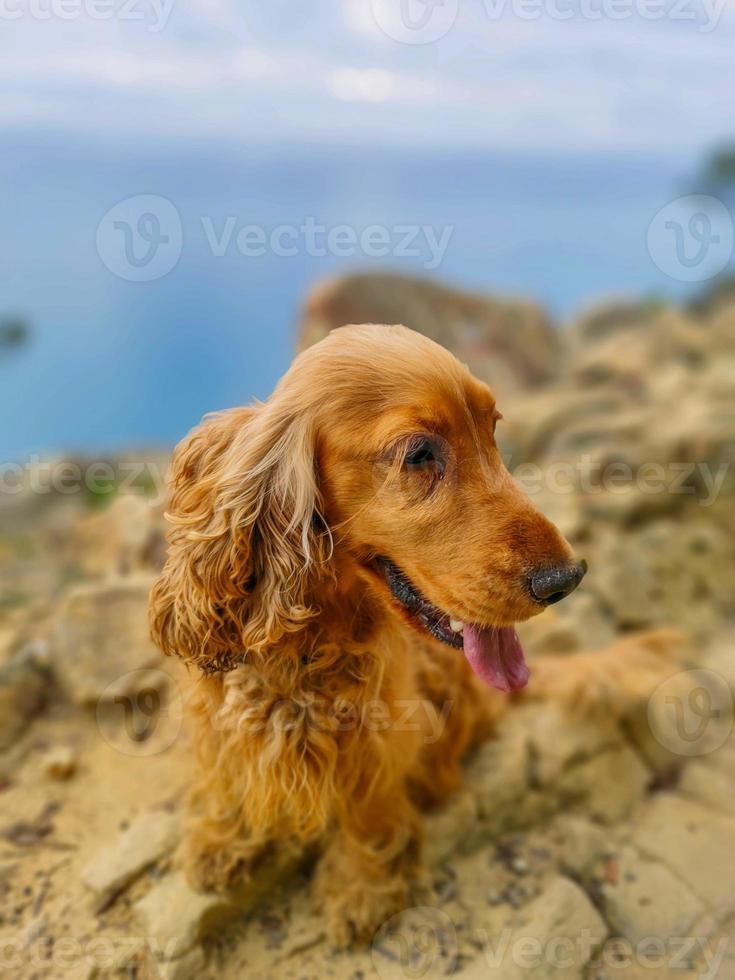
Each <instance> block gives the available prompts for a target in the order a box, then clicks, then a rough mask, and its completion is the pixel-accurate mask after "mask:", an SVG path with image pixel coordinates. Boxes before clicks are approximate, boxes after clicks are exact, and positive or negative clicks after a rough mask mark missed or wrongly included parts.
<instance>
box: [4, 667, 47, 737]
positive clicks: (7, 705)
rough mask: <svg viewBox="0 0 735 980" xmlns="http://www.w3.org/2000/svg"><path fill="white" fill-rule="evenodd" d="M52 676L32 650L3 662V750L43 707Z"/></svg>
mask: <svg viewBox="0 0 735 980" xmlns="http://www.w3.org/2000/svg"><path fill="white" fill-rule="evenodd" d="M48 690H49V678H48V674H47V673H46V671H44V670H43V669H42V668H41V667H39V665H38V664H37V663H36V661H35V659H34V657H33V655H32V653H31V652H30V651H28V650H25V651H23V652H21V653H17V654H16V655H15V656H13V657H12V658H11V659H10V660H9V661H8V662H7V663H4V664H1V665H0V750H4V749H7V748H9V747H10V746H11V745H12V743H13V742H14V741H15V739H16V738H17V737H18V735H20V734H21V733H22V732H23V731H25V729H26V728H27V727H28V723H29V721H30V720H31V719H32V718H33V717H34V716H35V715H37V714H38V712H39V711H41V709H42V708H43V707H44V704H45V703H46V700H47V695H48Z"/></svg>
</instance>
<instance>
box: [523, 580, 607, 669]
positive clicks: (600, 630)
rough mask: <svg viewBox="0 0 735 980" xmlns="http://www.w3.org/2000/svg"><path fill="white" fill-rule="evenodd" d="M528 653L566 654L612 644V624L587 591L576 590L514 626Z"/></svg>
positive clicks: (598, 603)
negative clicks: (562, 600)
mask: <svg viewBox="0 0 735 980" xmlns="http://www.w3.org/2000/svg"><path fill="white" fill-rule="evenodd" d="M516 628H517V630H518V635H519V636H520V638H521V642H522V643H523V647H524V649H525V650H526V651H527V652H528V653H530V654H540V655H543V654H550V653H551V654H567V653H581V652H584V651H590V650H598V649H601V648H602V647H605V646H607V645H608V644H610V643H612V641H613V640H614V638H615V632H614V624H613V622H612V620H611V619H610V618H609V616H608V615H607V614H606V613H605V611H604V609H603V607H602V604H601V603H600V602H599V601H598V600H597V598H596V597H595V596H594V595H592V594H591V593H589V592H584V591H577V592H575V593H573V595H571V596H569V598H568V599H566V600H565V601H564V602H563V603H559V604H558V605H553V606H549V607H548V608H546V609H545V610H544V611H543V612H542V613H541V615H540V616H534V617H533V619H529V620H527V621H526V622H525V623H519V624H518V626H517V627H516Z"/></svg>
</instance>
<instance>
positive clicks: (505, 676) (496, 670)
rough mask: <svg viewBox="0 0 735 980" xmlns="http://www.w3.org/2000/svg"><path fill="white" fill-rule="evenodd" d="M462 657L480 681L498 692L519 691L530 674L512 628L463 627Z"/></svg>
mask: <svg viewBox="0 0 735 980" xmlns="http://www.w3.org/2000/svg"><path fill="white" fill-rule="evenodd" d="M462 635H463V637H464V655H465V657H467V660H468V661H469V664H470V667H472V669H473V670H474V672H475V673H476V674H477V676H478V677H479V678H480V680H483V681H485V683H486V684H490V685H491V686H492V687H497V688H498V689H499V690H500V691H508V692H510V691H518V690H520V688H522V687H525V686H526V684H527V683H528V678H529V676H530V671H529V669H528V664H527V663H526V658H525V656H524V654H523V647H522V646H521V641H520V640H519V639H518V634H517V633H516V631H515V630H514V629H513V627H512V626H499V627H490V628H489V629H480V628H479V627H477V626H471V625H470V624H469V623H465V624H464V630H463V632H462Z"/></svg>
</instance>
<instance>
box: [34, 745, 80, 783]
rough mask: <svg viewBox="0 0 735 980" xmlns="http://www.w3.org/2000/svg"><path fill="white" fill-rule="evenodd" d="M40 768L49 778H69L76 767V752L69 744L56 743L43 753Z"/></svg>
mask: <svg viewBox="0 0 735 980" xmlns="http://www.w3.org/2000/svg"><path fill="white" fill-rule="evenodd" d="M41 768H42V770H43V773H44V775H46V776H48V777H49V778H50V779H60V780H63V779H70V778H71V776H73V775H74V773H75V771H76V768H77V754H76V752H75V751H74V749H73V748H72V747H71V746H70V745H56V746H54V747H53V748H51V749H49V751H48V752H46V753H45V754H44V756H43V758H42V759H41Z"/></svg>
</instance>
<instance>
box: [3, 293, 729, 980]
mask: <svg viewBox="0 0 735 980" xmlns="http://www.w3.org/2000/svg"><path fill="white" fill-rule="evenodd" d="M345 320H373V321H380V320H391V321H399V320H400V321H403V322H406V323H407V324H408V325H409V326H414V327H417V328H420V327H422V326H423V327H424V329H425V330H426V331H427V332H429V333H431V335H432V336H435V337H436V338H437V339H439V340H441V341H442V342H444V343H446V344H447V345H448V346H451V347H452V348H453V349H454V350H456V351H457V353H458V354H459V355H460V356H461V357H462V359H463V360H466V361H467V362H468V363H470V365H471V366H472V367H473V369H474V370H475V371H476V372H477V373H478V374H480V375H481V376H483V377H486V378H487V379H488V380H489V381H490V382H491V383H493V384H494V386H495V387H496V388H497V389H498V393H499V395H500V399H501V401H500V407H501V410H502V411H503V412H504V415H505V422H504V423H503V426H504V432H505V435H504V439H505V443H504V450H505V453H506V458H507V459H508V461H509V465H510V468H511V469H512V470H513V471H514V472H515V473H516V476H517V477H518V478H519V479H521V480H522V482H524V484H525V485H526V486H527V488H528V489H529V491H530V492H532V493H534V495H535V496H536V497H537V499H538V501H539V503H540V505H541V506H542V507H543V508H544V510H545V511H546V512H547V513H549V515H550V516H552V517H553V518H554V519H555V520H557V521H558V522H559V523H560V524H561V525H562V526H563V528H564V530H565V532H566V533H567V535H568V536H569V537H570V539H571V540H572V541H573V543H574V545H575V548H576V549H577V550H578V551H579V552H580V554H583V555H584V556H586V557H587V558H588V561H589V562H590V572H589V574H588V576H587V578H586V579H585V584H584V587H583V589H582V590H580V591H579V592H578V593H575V595H574V596H572V597H571V598H570V599H569V600H568V601H567V602H565V603H563V604H562V605H561V606H559V607H552V608H550V609H548V610H547V611H546V612H545V613H544V614H543V615H542V616H540V617H538V618H537V619H536V620H534V621H532V622H531V623H529V624H527V626H526V627H525V628H524V641H525V644H526V646H527V648H528V649H529V651H531V652H532V653H534V654H535V655H536V656H537V657H543V656H544V655H546V654H549V653H557V654H558V653H569V654H574V653H576V652H578V651H582V650H604V648H606V647H609V645H610V644H611V643H615V642H621V638H622V642H623V643H624V644H628V645H630V644H636V643H642V642H645V641H644V640H643V639H641V634H642V633H643V632H644V631H646V630H650V629H652V628H655V627H660V626H668V627H670V626H674V627H676V628H678V629H679V630H680V631H681V641H680V647H681V648H682V649H683V651H684V653H683V666H676V665H675V664H674V663H673V661H672V666H671V672H670V673H671V678H670V680H666V681H665V682H664V683H663V684H662V685H661V686H660V687H658V688H657V690H656V691H655V693H654V694H653V696H652V697H651V698H650V699H645V700H643V701H642V702H641V703H640V704H638V705H635V706H633V707H631V709H630V710H628V711H626V712H625V713H624V714H623V716H622V717H620V718H618V717H617V716H616V715H615V714H614V713H608V712H599V711H598V712H596V713H595V714H594V715H593V716H590V715H583V714H582V713H581V712H580V711H574V710H562V709H560V708H558V707H554V706H552V705H548V704H546V705H544V704H539V703H532V702H529V703H524V704H522V705H519V706H518V708H517V709H516V710H515V711H513V712H511V713H510V714H509V715H508V718H507V720H506V722H505V723H504V725H503V727H502V729H501V730H500V732H499V733H498V738H497V739H495V740H494V741H492V742H489V743H488V744H487V745H486V746H484V747H483V748H482V750H481V751H480V752H479V753H477V755H476V756H475V757H474V758H472V759H470V760H468V763H467V780H466V788H465V790H464V791H463V792H462V793H461V794H460V795H459V796H458V797H457V798H456V799H455V800H454V802H453V803H452V804H451V805H450V806H449V807H448V808H447V809H446V810H444V811H442V812H439V813H436V814H433V815H432V816H431V817H430V818H429V821H428V839H427V862H428V865H429V867H430V872H429V874H428V876H427V881H426V883H425V885H424V888H423V890H421V891H420V892H417V894H416V896H415V907H414V908H412V909H411V910H410V911H408V912H407V913H405V914H404V915H402V916H400V917H398V918H396V919H394V920H391V921H390V922H388V923H386V924H385V926H384V927H383V929H381V931H380V932H379V933H378V935H376V937H375V940H374V942H373V944H372V947H371V948H370V949H367V950H361V951H356V952H351V953H336V952H334V951H332V950H331V948H330V946H329V944H328V942H327V940H326V937H325V936H324V932H323V928H322V923H321V922H320V921H319V919H318V917H317V916H316V915H315V914H314V912H313V910H312V907H311V904H310V901H309V895H308V875H309V869H308V867H305V866H298V867H295V868H291V867H290V866H289V869H288V874H285V875H284V874H283V873H282V874H280V875H279V879H278V880H270V878H268V877H265V878H264V879H263V880H261V881H259V882H256V883H255V884H254V888H253V890H252V892H251V893H250V894H249V895H248V894H244V895H243V896H241V898H242V904H241V905H240V906H238V907H235V906H233V905H229V904H227V903H224V902H223V901H221V900H219V899H214V898H212V897H207V896H201V895H197V894H195V893H193V892H192V891H191V890H190V889H189V888H188V887H187V885H186V884H185V883H184V881H183V880H182V878H181V875H180V873H179V872H178V870H177V869H176V867H175V864H174V862H173V859H172V858H173V852H174V850H175V846H176V842H177V840H178V837H179V835H180V816H181V801H182V793H183V787H184V786H185V784H186V778H187V768H188V766H189V765H190V763H189V758H190V757H189V753H188V750H187V738H186V725H185V721H184V719H183V713H182V703H181V695H180V688H179V684H178V676H179V675H178V673H177V671H178V669H179V668H178V667H177V665H176V664H172V663H169V662H167V661H164V660H163V659H162V658H161V657H160V656H159V655H158V654H157V652H156V651H155V649H154V648H153V647H152V646H151V644H150V642H149V640H148V638H147V630H146V620H145V605H146V594H147V590H148V587H149V584H150V581H151V579H152V577H153V575H154V574H155V569H156V568H157V566H158V564H159V563H160V560H161V556H162V553H163V543H162V526H163V522H162V507H161V503H160V500H159V495H158V494H157V488H158V482H159V481H158V477H159V474H160V473H161V472H162V470H163V469H164V468H165V458H158V457H155V456H150V457H144V458H142V459H136V460H130V459H127V460H126V459H117V460H113V461H110V462H111V465H113V469H114V474H113V477H112V478H110V479H109V481H108V484H106V485H105V486H104V488H103V489H102V490H101V489H100V486H99V485H98V484H95V485H94V486H93V488H92V489H90V486H88V485H87V484H88V483H89V481H87V480H86V476H87V475H88V474H89V461H85V460H66V461H56V463H55V466H56V467H57V469H56V470H53V468H52V470H49V469H48V467H47V468H46V469H44V465H45V464H39V463H33V465H32V466H29V467H27V468H26V470H25V471H24V472H23V473H22V474H20V475H19V477H18V486H17V492H15V490H14V491H13V492H6V493H5V494H2V495H0V528H1V529H2V530H1V531H0V559H1V561H0V749H1V750H2V751H3V753H4V754H3V759H2V763H0V895H2V902H1V903H0V909H1V910H2V911H1V912H0V916H1V921H0V966H1V967H2V968H4V969H5V971H6V972H7V973H8V975H12V976H19V977H44V978H46V977H57V976H58V977H90V978H91V977H107V976H114V975H121V976H131V977H138V978H147V977H151V978H155V977H168V978H174V977H176V978H179V980H185V978H189V977H197V978H198V977H203V978H206V977H215V976H217V977H224V978H228V977H233V978H234V977H254V978H269V977H272V978H279V980H280V978H293V980H302V978H310V980H311V978H314V980H322V978H325V977H334V978H337V980H361V978H363V980H367V978H373V977H379V978H381V980H386V978H391V980H393V978H396V980H398V978H401V980H403V978H408V977H444V976H459V977H462V978H465V980H475V978H477V980H479V978H485V977H498V978H502V980H513V978H521V977H524V978H525V977H536V978H538V977H560V978H578V977H579V978H582V977H584V978H599V980H602V978H606V980H609V978H617V977H621V978H626V980H627V978H634V977H636V978H637V977H645V978H651V980H654V978H663V977H687V978H689V977H692V978H693V977H700V978H712V977H718V978H721V980H729V978H731V977H735V942H733V941H732V940H731V934H732V927H733V924H734V923H735V788H734V787H735V739H734V738H733V735H732V706H733V700H732V698H733V691H735V660H734V659H733V656H732V648H733V642H732V641H733V639H735V623H733V620H732V612H733V606H732V586H733V582H734V581H735V544H734V542H735V535H734V534H733V531H734V530H735V528H734V527H733V522H734V520H735V518H733V495H734V494H735V479H734V478H733V473H732V470H731V467H732V461H733V443H735V408H734V406H733V400H732V379H733V377H735V304H732V303H731V302H730V301H728V300H727V298H726V297H725V298H723V299H722V300H717V299H716V298H715V299H713V300H711V301H710V302H708V303H702V304H700V305H698V306H697V307H694V308H692V309H691V310H688V311H686V310H678V309H673V308H668V307H663V306H651V305H646V306H633V305H627V306H614V307H608V308H606V309H601V310H599V311H596V312H593V313H590V314H588V315H587V316H586V317H584V318H582V319H580V320H579V321H578V322H575V323H573V324H571V325H569V326H568V327H567V328H565V329H563V330H560V331H557V332H553V331H552V328H551V327H550V326H549V325H548V323H547V322H546V320H545V318H544V317H543V315H542V314H541V313H540V311H538V310H536V309H534V308H533V307H531V306H530V305H529V304H512V303H498V302H496V301H490V300H485V299H483V298H482V297H465V296H461V295H460V294H457V293H454V292H452V291H449V290H442V289H440V288H438V287H429V288H428V289H427V287H425V286H423V285H422V284H420V283H414V282H411V281H407V280H391V279H384V280H378V281H375V280H371V279H367V278H363V279H361V278H353V279H350V280H346V281H342V282H338V283H332V284H327V285H326V286H322V287H320V289H319V290H317V291H316V292H315V293H314V295H313V296H312V297H311V298H310V299H309V301H308V303H307V306H306V313H305V321H304V327H303V331H302V336H301V343H302V344H304V343H308V342H311V341H312V340H314V339H316V338H317V337H318V336H320V335H321V334H322V333H323V332H324V331H325V330H326V329H329V328H330V327H331V326H334V325H336V324H338V323H340V322H344V321H345ZM213 407H214V406H213ZM62 465H64V466H67V467H68V466H72V467H74V466H76V467H77V468H78V471H72V470H67V476H68V474H69V473H70V472H71V473H73V472H78V474H82V476H83V479H82V481H81V483H82V484H84V486H83V490H80V491H79V492H71V491H70V492H65V491H64V492H62V490H60V488H59V485H58V480H56V479H51V478H50V477H49V472H56V473H57V474H58V466H62ZM132 469H135V471H136V472H135V475H134V477H131V476H130V474H131V470H132ZM42 470H43V472H41V471H42ZM550 474H551V475H550ZM48 483H51V484H52V486H51V487H50V489H49V490H48V491H47V492H46V491H41V490H39V487H43V486H46V485H47V484H48ZM77 483H79V480H78V479H77ZM6 484H7V481H6ZM123 484H125V486H124V487H123ZM68 485H69V486H73V485H74V477H73V476H72V477H69V483H68ZM136 489H137V490H138V491H140V492H132V491H133V490H136ZM108 498H109V499H108ZM621 649H622V648H621ZM281 872H283V869H281Z"/></svg>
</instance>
